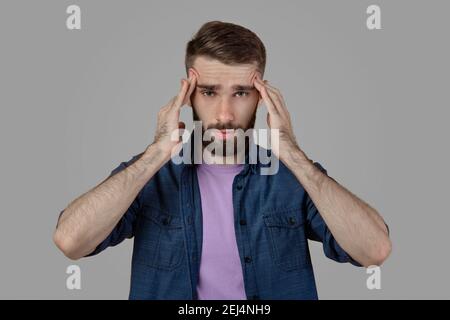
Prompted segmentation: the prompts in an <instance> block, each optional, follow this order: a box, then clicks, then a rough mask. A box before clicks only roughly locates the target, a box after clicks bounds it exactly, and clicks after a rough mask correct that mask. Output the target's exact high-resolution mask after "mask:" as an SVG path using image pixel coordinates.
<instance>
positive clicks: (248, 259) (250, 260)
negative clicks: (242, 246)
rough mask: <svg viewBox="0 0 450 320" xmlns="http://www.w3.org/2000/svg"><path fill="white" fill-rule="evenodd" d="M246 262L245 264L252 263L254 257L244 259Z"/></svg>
mask: <svg viewBox="0 0 450 320" xmlns="http://www.w3.org/2000/svg"><path fill="white" fill-rule="evenodd" d="M244 261H245V263H250V262H252V257H250V256H247V257H245V258H244Z"/></svg>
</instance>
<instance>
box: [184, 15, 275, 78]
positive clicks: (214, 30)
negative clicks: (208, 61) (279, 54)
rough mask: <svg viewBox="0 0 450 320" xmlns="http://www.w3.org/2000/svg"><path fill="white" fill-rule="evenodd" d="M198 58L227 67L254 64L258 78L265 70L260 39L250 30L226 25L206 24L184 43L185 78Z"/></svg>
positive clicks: (264, 56)
mask: <svg viewBox="0 0 450 320" xmlns="http://www.w3.org/2000/svg"><path fill="white" fill-rule="evenodd" d="M198 56H207V57H209V58H213V59H216V60H219V61H220V62H222V63H224V64H228V65H233V64H251V63H255V62H256V64H257V66H258V70H259V71H260V72H261V74H264V69H265V67H266V49H265V47H264V44H263V43H262V41H261V39H259V37H258V36H257V35H256V34H255V33H254V32H252V31H251V30H249V29H247V28H244V27H242V26H239V25H237V24H233V23H229V22H222V21H210V22H207V23H205V24H204V25H203V26H201V28H200V29H199V30H198V31H197V33H196V34H195V35H194V37H193V38H192V39H191V40H190V41H189V42H188V43H187V46H186V57H185V66H186V73H187V74H189V72H188V70H189V68H190V67H192V65H193V64H194V60H195V58H196V57H198Z"/></svg>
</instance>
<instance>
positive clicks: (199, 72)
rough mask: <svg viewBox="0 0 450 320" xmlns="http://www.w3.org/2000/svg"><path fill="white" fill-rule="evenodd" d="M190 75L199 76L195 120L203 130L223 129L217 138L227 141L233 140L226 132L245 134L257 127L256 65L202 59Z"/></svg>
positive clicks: (194, 103) (194, 93)
mask: <svg viewBox="0 0 450 320" xmlns="http://www.w3.org/2000/svg"><path fill="white" fill-rule="evenodd" d="M189 72H190V73H191V72H193V73H195V76H196V77H197V85H196V88H195V90H194V92H193V93H192V95H191V102H192V108H193V113H194V120H200V121H202V126H203V130H206V129H212V128H215V129H219V130H221V131H220V133H219V132H218V133H217V135H216V136H214V139H219V140H224V142H225V141H226V140H227V139H229V138H231V137H232V133H230V131H228V132H226V129H242V130H244V131H245V130H247V129H249V128H253V127H254V124H255V119H256V109H257V106H258V102H259V98H260V97H259V92H258V91H257V90H256V89H255V87H254V86H253V79H254V77H255V76H256V74H257V72H258V69H257V66H256V64H240V65H233V66H230V65H225V64H223V63H221V62H219V61H218V60H213V59H209V58H206V57H203V56H200V57H197V58H196V59H195V61H194V65H193V67H192V68H191V69H189Z"/></svg>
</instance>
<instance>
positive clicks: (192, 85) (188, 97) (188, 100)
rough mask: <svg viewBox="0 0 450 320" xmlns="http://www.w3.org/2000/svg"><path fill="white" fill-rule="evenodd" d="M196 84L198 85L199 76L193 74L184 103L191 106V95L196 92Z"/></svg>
mask: <svg viewBox="0 0 450 320" xmlns="http://www.w3.org/2000/svg"><path fill="white" fill-rule="evenodd" d="M196 85H197V77H196V76H195V75H194V74H192V75H191V76H190V77H189V89H188V92H187V93H186V96H185V98H184V101H183V105H185V104H188V105H189V106H192V102H191V95H192V93H193V92H194V90H195V86H196Z"/></svg>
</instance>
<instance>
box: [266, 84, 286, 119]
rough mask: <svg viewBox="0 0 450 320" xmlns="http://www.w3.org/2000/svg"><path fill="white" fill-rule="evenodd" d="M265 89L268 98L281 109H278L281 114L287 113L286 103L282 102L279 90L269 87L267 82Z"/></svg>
mask: <svg viewBox="0 0 450 320" xmlns="http://www.w3.org/2000/svg"><path fill="white" fill-rule="evenodd" d="M266 88H267V89H268V92H269V96H270V97H271V98H272V100H275V102H276V103H277V105H278V106H279V107H281V108H280V109H281V110H282V111H283V112H288V111H287V106H286V102H285V101H284V98H283V95H282V94H281V92H280V90H278V89H277V88H275V87H273V86H271V85H270V84H269V83H268V82H267V83H266Z"/></svg>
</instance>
